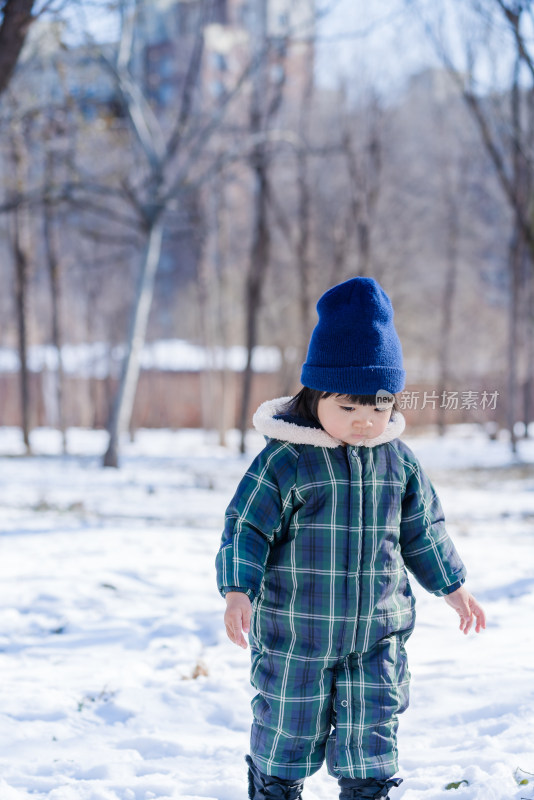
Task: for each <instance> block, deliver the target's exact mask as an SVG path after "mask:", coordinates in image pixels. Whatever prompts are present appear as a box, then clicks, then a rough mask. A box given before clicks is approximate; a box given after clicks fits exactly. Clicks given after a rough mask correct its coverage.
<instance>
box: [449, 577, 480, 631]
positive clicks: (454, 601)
mask: <svg viewBox="0 0 534 800" xmlns="http://www.w3.org/2000/svg"><path fill="white" fill-rule="evenodd" d="M445 602H446V603H448V605H450V606H451V608H454V610H455V611H456V612H457V614H459V616H460V630H461V631H463V632H464V633H469V631H470V630H471V627H472V625H473V622H474V620H476V625H475V631H476V632H477V633H480V631H481V630H482V629H483V628H485V627H486V615H485V614H484V610H483V608H482V606H479V604H478V603H477V601H476V600H475V598H474V597H473V595H472V594H470V593H469V592H468V591H467V589H466V588H465V586H460V588H459V589H456V591H455V592H451V594H447V595H445Z"/></svg>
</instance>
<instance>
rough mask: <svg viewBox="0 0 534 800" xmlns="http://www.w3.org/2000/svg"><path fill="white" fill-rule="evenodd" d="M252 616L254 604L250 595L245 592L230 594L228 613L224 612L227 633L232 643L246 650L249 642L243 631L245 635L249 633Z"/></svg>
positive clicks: (227, 601) (227, 603)
mask: <svg viewBox="0 0 534 800" xmlns="http://www.w3.org/2000/svg"><path fill="white" fill-rule="evenodd" d="M251 616H252V604H251V602H250V599H249V597H248V595H246V594H245V593H244V592H228V594H227V595H226V611H225V612H224V624H225V625H226V633H227V634H228V638H229V639H230V641H232V642H234V644H237V645H239V647H242V648H243V649H244V650H246V649H247V642H246V639H245V637H244V636H243V634H242V633H241V629H243V631H244V632H245V633H248V632H249V630H250V618H251Z"/></svg>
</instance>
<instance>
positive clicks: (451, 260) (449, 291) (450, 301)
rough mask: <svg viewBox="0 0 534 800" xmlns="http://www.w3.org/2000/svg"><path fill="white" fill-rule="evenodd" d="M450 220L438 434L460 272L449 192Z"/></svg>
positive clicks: (442, 431)
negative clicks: (457, 277)
mask: <svg viewBox="0 0 534 800" xmlns="http://www.w3.org/2000/svg"><path fill="white" fill-rule="evenodd" d="M447 200H448V203H447V205H448V215H447V216H448V220H447V223H448V224H447V269H446V273H445V286H444V290H443V303H442V314H441V333H440V342H439V351H438V361H439V378H438V397H439V406H438V434H439V435H440V436H443V435H444V434H445V428H446V423H445V415H446V408H445V405H444V404H443V403H442V402H441V399H442V398H443V396H444V393H445V392H446V390H447V386H448V384H449V377H450V375H449V373H450V342H451V332H452V312H453V307H454V298H455V293H456V276H457V272H458V228H459V219H458V208H457V205H456V204H457V202H458V200H457V198H454V197H453V196H452V192H451V193H450V194H449V197H448V198H447Z"/></svg>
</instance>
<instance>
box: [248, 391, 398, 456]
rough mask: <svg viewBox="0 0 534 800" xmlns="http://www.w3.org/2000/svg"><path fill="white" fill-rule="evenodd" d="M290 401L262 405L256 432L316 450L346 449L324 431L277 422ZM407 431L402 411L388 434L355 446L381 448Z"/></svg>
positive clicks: (255, 418)
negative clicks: (277, 417)
mask: <svg viewBox="0 0 534 800" xmlns="http://www.w3.org/2000/svg"><path fill="white" fill-rule="evenodd" d="M290 400H291V397H278V398H276V400H267V402H265V403H262V404H261V406H260V407H259V408H258V410H257V411H256V413H255V414H254V416H253V418H252V422H253V423H254V427H255V428H256V430H257V431H258V432H259V433H262V434H263V435H264V436H268V437H269V438H270V439H280V440H281V441H283V442H291V444H311V445H313V446H314V447H339V446H340V445H343V442H341V441H340V440H339V439H334V437H333V436H330V434H329V433H327V432H326V431H325V430H323V429H322V428H307V427H305V426H303V425H297V424H295V423H294V422H287V421H286V420H284V419H275V418H274V417H275V416H276V415H277V414H280V413H282V412H283V410H284V406H285V405H286V404H287V403H288V402H289V401H290ZM405 427H406V421H405V419H404V417H403V415H402V414H401V413H400V411H395V412H393V414H392V415H391V419H390V421H389V423H388V426H387V428H386V430H385V431H384V432H383V433H381V434H380V436H375V438H374V439H367V440H365V441H361V442H358V443H357V445H356V446H358V445H361V446H363V447H376V446H377V445H379V444H385V443H386V442H391V441H392V440H393V439H397V438H398V437H399V436H400V435H401V433H402V432H403V430H404V428H405Z"/></svg>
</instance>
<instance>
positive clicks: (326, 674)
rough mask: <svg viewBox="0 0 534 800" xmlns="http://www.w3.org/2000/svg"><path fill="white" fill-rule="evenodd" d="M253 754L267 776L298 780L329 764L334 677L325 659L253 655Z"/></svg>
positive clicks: (251, 739) (265, 654) (251, 743)
mask: <svg viewBox="0 0 534 800" xmlns="http://www.w3.org/2000/svg"><path fill="white" fill-rule="evenodd" d="M252 656H253V657H252V671H251V683H252V685H253V686H254V687H255V688H256V689H258V694H257V695H256V696H255V697H254V699H253V700H252V712H253V715H254V720H253V723H252V730H251V737H250V754H251V756H252V759H253V761H254V763H255V764H256V766H257V767H258V768H259V769H260V770H261V771H262V772H263V773H265V774H266V775H274V776H276V777H278V778H284V779H286V780H298V779H300V778H305V777H307V776H309V775H312V774H313V773H314V772H317V770H318V769H319V768H320V767H321V765H322V764H323V762H324V759H325V748H326V741H327V739H328V735H329V733H330V730H331V728H332V723H331V715H332V704H331V694H332V690H333V678H334V671H333V669H332V668H328V667H327V668H325V667H324V659H321V660H303V659H302V658H295V657H294V656H286V655H285V654H278V653H272V652H270V651H262V652H260V653H258V652H256V653H253V654H252Z"/></svg>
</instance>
